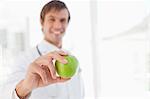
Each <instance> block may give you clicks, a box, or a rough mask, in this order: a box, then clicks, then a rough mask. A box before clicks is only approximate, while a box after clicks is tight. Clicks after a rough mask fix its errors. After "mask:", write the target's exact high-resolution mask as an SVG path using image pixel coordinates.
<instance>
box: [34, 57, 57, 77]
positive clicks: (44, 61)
mask: <svg viewBox="0 0 150 99" xmlns="http://www.w3.org/2000/svg"><path fill="white" fill-rule="evenodd" d="M36 63H37V64H39V65H40V66H42V65H44V66H47V67H48V68H49V71H50V73H51V76H52V78H53V79H56V70H55V67H54V65H53V62H52V61H50V60H49V59H48V58H46V57H43V58H41V59H40V60H38V61H37V62H36Z"/></svg>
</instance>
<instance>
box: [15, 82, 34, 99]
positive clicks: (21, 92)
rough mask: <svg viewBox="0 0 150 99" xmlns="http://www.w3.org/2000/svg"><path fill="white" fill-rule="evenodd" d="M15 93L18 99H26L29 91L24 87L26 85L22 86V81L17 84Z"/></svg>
mask: <svg viewBox="0 0 150 99" xmlns="http://www.w3.org/2000/svg"><path fill="white" fill-rule="evenodd" d="M15 91H16V94H17V96H18V97H19V98H20V99H26V97H28V96H29V95H30V93H31V90H30V89H28V88H27V87H26V84H24V80H22V81H20V82H19V83H18V84H17V86H16V88H15Z"/></svg>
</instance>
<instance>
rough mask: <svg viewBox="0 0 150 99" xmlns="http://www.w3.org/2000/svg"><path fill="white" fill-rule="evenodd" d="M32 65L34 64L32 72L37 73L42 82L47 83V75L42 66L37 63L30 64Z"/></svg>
mask: <svg viewBox="0 0 150 99" xmlns="http://www.w3.org/2000/svg"><path fill="white" fill-rule="evenodd" d="M32 65H33V66H34V67H33V70H34V73H36V74H38V75H39V76H40V77H41V79H42V81H43V83H45V84H47V83H48V79H47V78H48V76H47V73H46V71H45V70H44V69H43V68H42V67H40V66H39V65H38V64H32Z"/></svg>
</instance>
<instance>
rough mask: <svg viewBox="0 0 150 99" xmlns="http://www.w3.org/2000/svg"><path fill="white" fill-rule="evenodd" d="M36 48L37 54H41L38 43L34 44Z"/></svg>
mask: <svg viewBox="0 0 150 99" xmlns="http://www.w3.org/2000/svg"><path fill="white" fill-rule="evenodd" d="M36 50H37V52H38V54H39V55H40V56H42V53H41V52H40V50H39V47H38V45H37V46H36Z"/></svg>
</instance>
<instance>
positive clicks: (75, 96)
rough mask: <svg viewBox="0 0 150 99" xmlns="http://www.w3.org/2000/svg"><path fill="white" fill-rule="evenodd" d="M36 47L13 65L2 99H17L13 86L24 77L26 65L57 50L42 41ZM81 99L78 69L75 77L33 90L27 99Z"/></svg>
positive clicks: (81, 90)
mask: <svg viewBox="0 0 150 99" xmlns="http://www.w3.org/2000/svg"><path fill="white" fill-rule="evenodd" d="M37 47H38V49H37V48H36V47H35V48H33V49H31V50H30V51H27V52H26V53H25V54H23V55H21V57H20V58H19V59H18V58H17V61H16V63H15V65H13V66H12V69H13V73H12V74H11V75H10V76H9V78H10V79H8V81H7V83H6V84H5V87H3V93H5V94H4V96H5V97H4V98H2V99H19V98H17V97H16V96H15V93H14V92H15V91H14V90H15V86H16V84H17V83H18V82H19V81H20V80H22V79H23V78H24V77H25V74H26V71H27V68H28V65H29V64H30V63H31V62H32V61H33V60H35V59H36V58H37V57H39V56H40V55H39V54H40V53H41V54H42V55H44V54H46V53H48V52H50V51H54V50H59V49H58V48H57V47H55V46H54V45H52V44H49V43H48V42H46V41H44V40H43V41H42V42H41V43H40V44H38V46H37ZM38 50H39V52H40V53H39V52H38ZM83 97H84V90H83V82H82V79H81V69H78V71H77V73H76V75H75V76H74V77H72V79H71V80H69V81H67V82H64V83H57V84H52V85H49V86H46V87H42V88H38V89H35V90H33V91H32V93H31V96H30V97H29V99H83Z"/></svg>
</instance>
